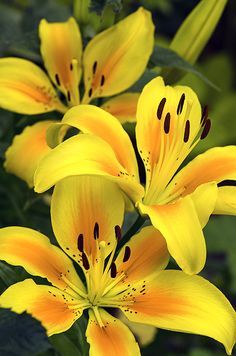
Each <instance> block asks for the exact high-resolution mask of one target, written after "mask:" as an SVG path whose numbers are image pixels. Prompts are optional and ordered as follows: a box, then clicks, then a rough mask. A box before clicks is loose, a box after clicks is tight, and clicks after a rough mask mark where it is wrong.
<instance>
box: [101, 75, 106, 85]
mask: <svg viewBox="0 0 236 356" xmlns="http://www.w3.org/2000/svg"><path fill="white" fill-rule="evenodd" d="M104 83H105V77H104V75H102V77H101V83H100V85H101V87H102V86H103V85H104Z"/></svg>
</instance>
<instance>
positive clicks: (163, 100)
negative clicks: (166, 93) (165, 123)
mask: <svg viewBox="0 0 236 356" xmlns="http://www.w3.org/2000/svg"><path fill="white" fill-rule="evenodd" d="M165 103H166V98H163V99H161V101H160V104H159V105H158V108H157V118H158V119H159V120H161V117H162V113H163V110H164V106H165Z"/></svg>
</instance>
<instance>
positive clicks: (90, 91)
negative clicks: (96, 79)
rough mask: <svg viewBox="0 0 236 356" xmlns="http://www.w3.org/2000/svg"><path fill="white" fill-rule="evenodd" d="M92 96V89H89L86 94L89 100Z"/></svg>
mask: <svg viewBox="0 0 236 356" xmlns="http://www.w3.org/2000/svg"><path fill="white" fill-rule="evenodd" d="M92 94H93V89H92V88H90V89H89V92H88V96H89V98H91V96H92Z"/></svg>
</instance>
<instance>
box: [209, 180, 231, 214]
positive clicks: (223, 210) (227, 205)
mask: <svg viewBox="0 0 236 356" xmlns="http://www.w3.org/2000/svg"><path fill="white" fill-rule="evenodd" d="M213 214H220V215H224V214H226V215H236V187H232V186H229V187H219V188H218V197H217V201H216V205H215V209H214V211H213Z"/></svg>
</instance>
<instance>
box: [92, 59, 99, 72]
mask: <svg viewBox="0 0 236 356" xmlns="http://www.w3.org/2000/svg"><path fill="white" fill-rule="evenodd" d="M97 65H98V62H97V61H95V62H94V63H93V74H95V73H96V70H97Z"/></svg>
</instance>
